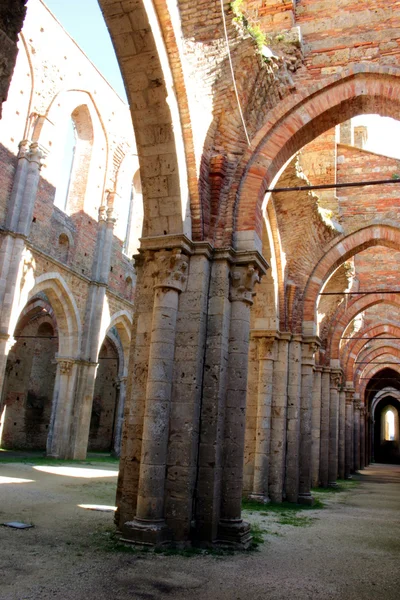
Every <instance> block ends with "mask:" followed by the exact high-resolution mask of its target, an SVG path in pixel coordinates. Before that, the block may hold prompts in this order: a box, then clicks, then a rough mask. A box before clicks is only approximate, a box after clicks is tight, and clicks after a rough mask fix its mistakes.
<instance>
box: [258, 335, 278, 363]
mask: <svg viewBox="0 0 400 600" xmlns="http://www.w3.org/2000/svg"><path fill="white" fill-rule="evenodd" d="M256 339H257V358H258V360H274V350H275V348H274V343H275V337H271V336H265V337H259V338H256Z"/></svg>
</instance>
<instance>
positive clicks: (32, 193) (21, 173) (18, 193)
mask: <svg viewBox="0 0 400 600" xmlns="http://www.w3.org/2000/svg"><path fill="white" fill-rule="evenodd" d="M42 158H43V154H42V152H41V150H40V149H39V146H38V144H36V143H34V144H31V143H30V142H29V141H28V140H23V141H22V142H21V143H20V145H19V152H18V159H17V166H16V170H15V176H14V181H13V187H12V189H11V194H10V198H9V201H8V205H7V214H6V218H5V231H3V235H2V236H1V248H0V388H1V389H0V395H1V390H2V388H3V384H4V373H5V368H6V363H7V356H8V353H9V351H10V348H11V347H12V345H13V344H14V340H13V339H12V337H11V336H12V332H10V327H11V323H10V321H11V315H12V311H13V305H14V302H15V297H16V292H17V293H18V288H19V277H21V269H20V266H21V262H22V260H23V254H24V251H25V240H26V238H27V236H28V235H29V233H30V227H31V223H32V213H33V207H34V205H35V200H36V195H37V189H38V185H39V180H40V169H41V167H42Z"/></svg>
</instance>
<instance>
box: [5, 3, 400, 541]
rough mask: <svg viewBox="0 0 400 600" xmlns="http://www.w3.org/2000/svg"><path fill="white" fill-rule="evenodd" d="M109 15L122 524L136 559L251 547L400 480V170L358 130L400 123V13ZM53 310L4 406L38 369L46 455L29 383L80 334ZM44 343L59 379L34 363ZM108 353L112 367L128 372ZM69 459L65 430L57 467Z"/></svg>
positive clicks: (144, 11) (46, 297) (269, 9)
mask: <svg viewBox="0 0 400 600" xmlns="http://www.w3.org/2000/svg"><path fill="white" fill-rule="evenodd" d="M35 1H36V0H35ZM17 4H20V5H22V4H23V2H19V3H17ZM99 4H100V7H101V9H102V11H103V14H104V18H105V21H106V24H107V26H108V28H109V31H110V34H111V37H112V40H113V43H114V46H115V50H116V54H117V58H118V60H119V64H120V67H121V72H122V75H123V78H124V81H125V85H126V90H127V93H128V97H129V102H130V108H131V115H132V121H133V125H134V130H135V138H136V145H137V154H138V160H139V163H140V176H141V190H142V198H143V228H142V236H141V240H140V247H139V252H138V254H137V255H136V256H135V281H136V285H135V296H134V307H133V326H132V330H131V347H130V358H129V367H128V368H127V374H128V379H127V395H126V402H125V412H124V427H123V433H122V438H123V439H122V450H121V461H120V472H119V480H118V490H117V507H118V510H117V513H116V521H117V524H118V526H119V529H120V530H121V531H122V535H123V538H124V539H127V540H130V541H133V542H138V543H144V544H162V543H166V542H170V541H175V542H195V543H204V544H208V543H221V544H224V545H230V546H233V547H246V546H247V545H248V544H249V541H250V532H249V526H248V524H247V523H246V522H244V521H243V520H242V519H241V500H242V496H243V495H247V496H250V497H252V498H254V499H258V500H259V501H261V502H266V501H268V500H273V501H275V502H281V501H282V500H283V499H286V500H288V501H290V502H299V503H306V504H312V502H313V498H312V494H311V489H312V487H314V486H318V485H320V486H334V485H335V482H336V479H337V478H338V477H339V478H348V477H350V476H351V473H352V472H354V471H356V470H357V469H359V468H362V467H364V466H365V465H367V464H368V463H369V462H371V461H372V460H379V461H384V462H399V461H400V458H399V457H400V454H399V452H400V451H399V442H400V439H399V410H400V345H399V340H400V281H399V274H398V273H399V272H398V264H399V257H400V222H399V216H400V187H399V185H396V182H397V180H398V178H399V174H400V160H399V159H396V158H391V157H389V156H384V155H381V154H377V153H374V152H371V151H368V150H366V149H365V142H366V138H367V134H368V132H367V130H366V128H365V127H361V126H355V125H354V122H353V121H352V119H353V118H354V117H356V116H358V115H363V114H379V115H381V116H386V117H391V118H393V119H399V117H400V101H399V98H400V68H399V66H398V63H399V59H400V7H399V6H398V4H397V3H388V2H387V1H385V0H359V1H358V2H354V0H342V1H341V2H340V3H339V5H340V6H339V5H338V10H337V12H336V13H335V14H332V11H331V6H332V3H331V2H325V1H324V0H321V1H319V2H315V1H314V0H313V1H311V0H298V1H294V0H284V1H283V2H277V1H276V0H263V1H262V2H260V1H259V0H243V2H242V3H239V4H240V8H237V7H236V9H235V14H234V13H233V9H232V7H231V6H230V4H229V2H228V1H224V2H223V3H222V5H223V12H222V13H221V3H220V1H219V0H218V1H207V2H198V3H196V4H195V5H193V4H188V3H186V2H181V1H179V0H178V2H176V3H175V4H174V3H169V2H164V1H163V0H155V1H151V0H99ZM28 7H29V3H28ZM16 17H18V15H16ZM224 22H225V24H226V36H227V39H226V38H225V29H224ZM255 25H257V26H259V28H260V30H261V32H262V33H263V37H262V42H260V40H259V39H258V42H259V45H258V46H257V43H256V40H254V26H255ZM260 45H261V46H262V47H261V51H260V48H259V46H260ZM230 65H232V71H231V68H230ZM233 76H234V80H235V85H234V84H233ZM373 181H381V182H382V181H384V182H385V183H380V184H379V185H368V183H370V182H373ZM346 182H353V183H354V182H358V183H360V186H353V187H349V186H342V187H340V186H339V187H338V184H343V183H346ZM321 184H325V188H323V189H307V188H309V187H310V186H318V185H321ZM329 186H331V187H329ZM282 188H284V189H285V190H286V191H279V190H281V189H282ZM293 188H294V189H293ZM18 231H19V230H18ZM23 235H25V234H24V233H23V232H21V236H23ZM18 239H19V238H18ZM39 292H40V293H39ZM57 298H58V296H57V294H56V291H55V289H54V286H53V287H51V286H49V285H48V286H38V288H37V293H36V295H35V296H34V297H32V299H31V302H32V308H30V305H27V307H26V309H25V313H24V314H23V315H22V316H21V317H20V318H19V321H18V324H17V325H16V330H15V331H16V336H18V335H19V336H20V337H19V338H18V337H16V339H17V342H16V344H15V346H13V348H12V350H11V351H10V354H9V359H8V361H9V362H8V363H7V367H6V366H4V369H3V370H4V371H5V372H6V373H7V384H6V388H5V391H4V392H3V397H4V394H6V395H10V394H18V393H19V391H18V389H17V384H16V381H15V379H13V373H14V372H15V370H16V369H17V368H19V364H22V362H23V361H24V362H25V363H26V365H27V366H26V369H24V375H23V380H22V379H21V380H20V383H21V384H22V385H25V387H26V388H27V389H28V390H29V391H28V400H27V402H26V404H25V406H24V407H23V408H22V407H21V408H20V409H18V408H17V407H16V408H15V410H17V411H18V415H17V416H16V417H15V419H16V423H17V426H16V428H15V431H14V432H13V434H12V435H15V436H18V435H21V432H22V431H23V432H24V435H25V436H26V438H27V437H28V436H31V437H35V439H36V438H37V439H39V437H40V436H42V437H43V436H44V435H45V433H44V428H45V427H46V425H45V422H46V421H48V419H49V414H50V400H49V398H50V392H49V387H50V382H49V381H47V382H46V383H44V382H43V383H40V385H38V383H37V382H36V380H35V378H34V377H33V376H32V374H33V373H34V370H35V369H36V368H37V369H42V368H43V364H44V361H48V364H52V363H51V358H50V357H51V356H52V355H54V347H55V339H56V336H57V335H60V333H59V332H60V330H61V327H63V329H64V330H66V331H68V327H70V326H71V323H69V322H65V323H64V322H63V323H62V322H61V321H60V319H61V320H62V318H63V317H62V315H63V313H62V311H61V307H60V308H58V309H57V306H56V304H57V302H56V300H57ZM52 311H54V315H53V314H52ZM65 320H66V319H65V317H64V321H65ZM32 331H34V332H36V334H39V332H45V333H44V334H43V335H45V337H46V338H47V339H46V341H45V343H44V344H43V347H42V348H43V362H42V361H41V360H40V361H39V360H38V356H37V354H36V353H35V348H36V347H35V344H34V343H30V344H28V343H27V344H26V346H24V345H23V342H22V340H23V338H22V335H29V334H30V332H32ZM50 334H51V335H50ZM110 335H111V337H109V338H107V339H106V341H105V342H104V345H103V347H102V350H101V351H100V354H99V363H100V362H101V359H102V358H110V359H111V360H110V361H109V362H110V364H112V363H113V361H114V363H115V365H117V362H118V361H117V358H116V356H117V351H116V349H117V345H118V344H117V343H116V341H115V339H114V338H115V337H116V336H114V338H113V337H112V332H111V334H110ZM65 339H66V342H65V343H66V344H67V343H69V344H70V345H71V346H73V344H74V343H75V342H74V339H73V336H72V337H70V338H68V335H66V336H65ZM89 342H90V340H89ZM35 343H36V342H35ZM58 353H59V354H61V353H60V349H59V350H58ZM67 355H68V352H66V353H65V356H67ZM18 360H19V361H21V362H20V363H18V366H17V361H18ZM64 362H65V361H64ZM104 362H106V361H104ZM72 368H74V367H72ZM87 368H88V369H89V371H88V372H90V368H91V367H90V366H89V367H87ZM111 368H112V367H111V366H108V367H102V369H103V370H102V374H101V377H102V378H103V379H104V381H105V380H106V378H107V376H108V375H107V373H108V371H109V369H111ZM115 368H117V366H115ZM68 369H71V366H70V365H62V366H61V367H60V369H59V371H60V372H61V374H62V373H63V372H64V371H68ZM48 372H49V376H50V375H51V377H53V378H54V376H55V375H54V367H50V368H49V369H48ZM61 374H59V375H56V386H57V385H61V387H59V389H60V390H61V392H62V394H65V395H66V397H67V396H68V389H67V388H66V387H62V385H64V386H65V383H62V382H61V384H60V383H59V384H57V377H59V380H61V378H62V375H61ZM82 377H83V375H81V376H80V380H81V381H82ZM101 389H102V392H101V397H99V398H97V396H96V391H95V393H94V401H93V405H94V407H95V410H94V412H93V415H94V420H92V425H91V427H90V440H91V443H92V444H93V445H94V446H95V445H97V444H98V443H100V442H99V441H98V437H96V436H98V435H99V432H100V429H101V428H102V427H104V428H106V429H107V432H108V433H107V435H108V436H109V437H108V438H107V439H108V442H107V443H110V440H111V439H112V435H113V424H112V422H113V419H114V417H112V416H111V412H112V411H110V409H109V408H108V406H109V405H108V404H107V402H108V399H109V397H111V396H112V395H113V394H116V390H113V389H111V386H109V385H102V386H101ZM106 396H107V397H106ZM58 397H61V396H60V395H59V396H58ZM100 404H102V405H104V407H105V408H104V412H106V413H107V415H108V417H107V418H108V420H107V421H106V423H105V424H104V426H103V425H101V423H100V424H99V423H98V422H97V421H96V414H97V413H96V410H97V406H100ZM63 406H64V408H63V410H64V412H65V418H67V419H68V418H71V415H70V414H69V412H68V411H70V410H71V407H70V405H69V404H68V401H67V400H66V401H65V402H64V405H63ZM77 410H78V411H79V407H77V406H76V405H75V406H74V410H73V415H72V416H74V415H75V414H76V411H77ZM53 412H54V400H53ZM82 414H84V411H83V412H82ZM72 420H73V419H72ZM34 424H35V427H34ZM72 431H73V436H72V437H73V439H74V440H75V443H76V444H78V445H79V444H80V443H82V440H81V439H80V438H79V431H78V432H76V431H75V430H74V427H72ZM5 434H6V435H7V436H10V435H11V433H9V430H6V429H5ZM78 438H79V439H78ZM86 441H87V440H86ZM70 443H72V442H71V441H70V438H68V439H67V437H66V435H65V428H64V427H63V420H62V419H59V420H58V421H57V419H56V420H55V422H54V423H52V426H51V433H50V434H49V435H48V437H47V447H48V448H49V447H50V450H51V449H52V448H54V447H60V448H61V449H65V448H66V445H67V446H68V444H70ZM63 451H64V450H62V452H63Z"/></svg>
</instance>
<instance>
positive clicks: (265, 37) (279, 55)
mask: <svg viewBox="0 0 400 600" xmlns="http://www.w3.org/2000/svg"><path fill="white" fill-rule="evenodd" d="M230 7H231V10H232V12H233V14H234V15H235V16H234V18H233V22H234V23H236V25H237V26H238V27H239V28H241V29H242V30H243V31H245V32H246V33H248V34H249V35H250V36H251V37H252V38H253V40H254V41H255V43H256V45H257V51H258V53H259V54H260V56H261V58H262V61H263V62H264V63H266V64H267V65H269V66H270V67H272V68H273V69H278V68H279V67H280V66H282V65H283V66H284V67H285V68H286V69H287V70H289V71H291V72H294V71H297V69H298V68H299V67H300V66H301V65H302V62H303V53H302V48H301V41H300V37H299V32H298V29H297V28H293V30H287V31H286V30H285V31H280V32H279V33H276V34H275V33H272V34H271V33H268V34H267V33H265V32H264V31H263V30H262V28H261V25H260V19H259V16H258V12H257V9H253V10H252V11H250V10H249V9H248V7H247V3H246V1H245V0H233V2H231V4H230Z"/></svg>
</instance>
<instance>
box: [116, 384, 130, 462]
mask: <svg viewBox="0 0 400 600" xmlns="http://www.w3.org/2000/svg"><path fill="white" fill-rule="evenodd" d="M126 380H127V377H126V376H122V377H119V379H118V382H117V385H118V404H117V407H116V412H115V419H114V438H113V454H114V455H115V456H119V455H120V453H121V440H122V425H123V422H124V408H125V398H126Z"/></svg>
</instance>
